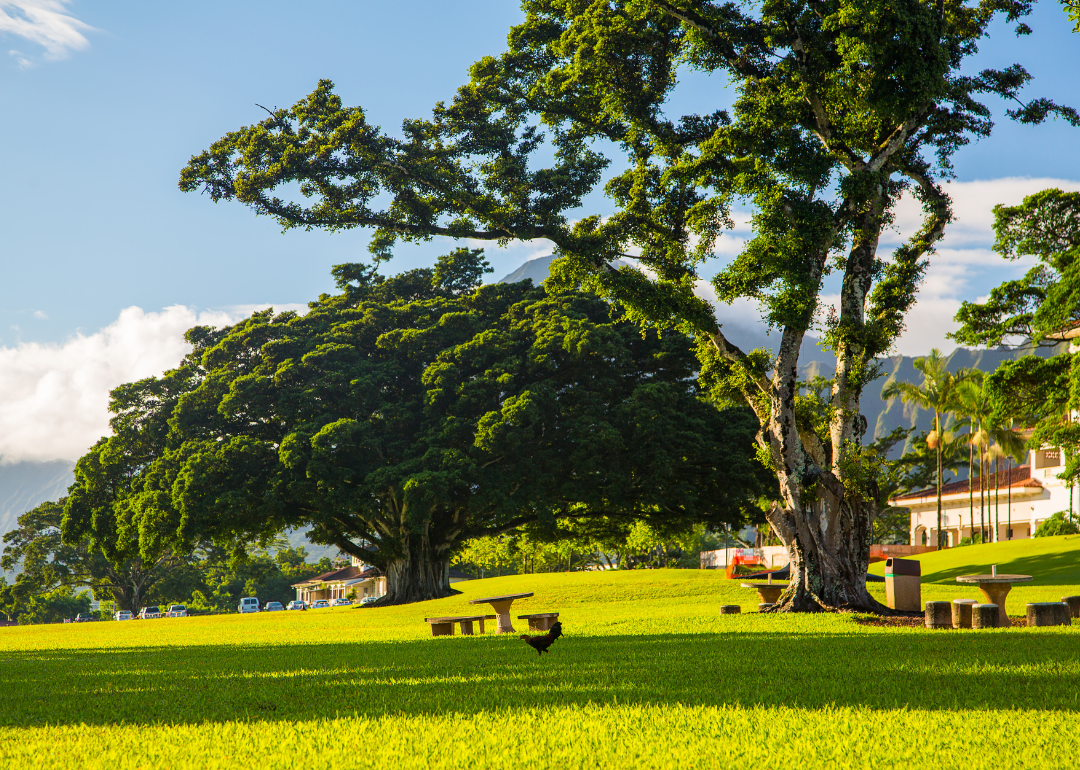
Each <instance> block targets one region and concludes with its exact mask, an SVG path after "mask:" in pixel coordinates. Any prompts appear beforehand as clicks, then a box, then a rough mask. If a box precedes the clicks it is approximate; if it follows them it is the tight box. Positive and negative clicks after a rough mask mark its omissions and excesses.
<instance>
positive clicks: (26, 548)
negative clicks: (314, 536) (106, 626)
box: [0, 500, 334, 623]
mask: <svg viewBox="0 0 1080 770" xmlns="http://www.w3.org/2000/svg"><path fill="white" fill-rule="evenodd" d="M65 502H66V500H61V501H59V502H46V503H42V504H41V505H39V506H37V507H36V508H34V509H33V510H31V511H28V512H26V513H25V514H23V515H22V516H20V517H19V520H18V526H17V527H16V528H15V529H13V530H12V531H10V532H8V533H7V534H6V535H4V549H3V554H2V556H0V566H2V567H3V569H4V570H5V571H7V572H16V573H17V574H16V577H15V581H14V583H8V582H7V580H6V579H3V578H0V613H4V614H5V615H6V616H7V617H8V618H10V619H12V620H17V621H18V622H20V623H57V622H61V621H62V620H64V619H71V618H74V617H75V616H77V615H79V614H80V613H81V614H84V615H85V614H89V613H90V607H91V600H96V601H98V602H99V603H100V607H101V610H100V612H99V615H100V616H101V617H102V618H103V619H104V618H107V617H111V616H112V615H113V613H115V612H116V611H117V610H128V611H130V612H133V613H137V612H138V611H139V610H140V609H142V608H143V607H148V606H152V605H169V604H184V605H186V606H187V607H188V609H189V610H190V611H191V612H193V613H199V612H230V611H235V609H236V606H237V604H238V603H239V600H240V598H241V597H242V596H257V597H259V598H260V599H261V600H263V601H264V602H265V601H279V602H282V603H285V602H288V601H290V600H291V599H293V598H295V591H294V589H293V588H292V587H291V586H292V585H293V584H294V583H298V582H300V581H302V580H305V579H307V578H309V577H313V576H315V575H318V574H321V573H324V572H329V571H330V570H331V569H333V566H334V565H333V563H332V562H331V560H330V559H329V558H327V557H323V558H322V559H320V560H318V562H315V563H311V562H308V560H307V556H308V555H307V552H306V550H305V549H304V548H303V547H299V548H293V547H291V546H289V544H288V543H287V542H285V541H284V540H281V541H279V542H276V543H273V544H272V545H271V547H269V548H254V549H249V550H248V551H245V553H244V554H243V555H242V556H237V555H235V554H230V553H229V552H228V551H227V550H225V549H222V548H219V547H216V546H213V545H210V544H203V545H201V546H200V547H198V548H196V549H195V550H193V551H192V552H190V553H187V554H176V553H171V552H170V553H169V554H168V555H167V557H165V558H160V559H158V560H156V561H155V562H154V563H152V564H147V563H144V562H142V561H141V558H140V557H138V556H136V557H134V558H133V559H131V560H130V561H127V562H118V563H115V564H114V563H111V562H110V561H109V560H108V559H107V558H106V557H105V556H104V554H102V553H101V552H100V551H99V550H97V549H95V547H94V546H93V544H92V543H91V542H90V539H89V538H87V537H84V538H82V539H81V540H79V541H77V542H75V543H74V544H66V543H64V542H63V540H62V537H61V526H62V520H63V510H64V503H65ZM87 589H89V590H87Z"/></svg>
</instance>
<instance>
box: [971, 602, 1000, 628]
mask: <svg viewBox="0 0 1080 770" xmlns="http://www.w3.org/2000/svg"><path fill="white" fill-rule="evenodd" d="M971 627H972V628H997V627H998V606H997V605H996V604H973V605H971Z"/></svg>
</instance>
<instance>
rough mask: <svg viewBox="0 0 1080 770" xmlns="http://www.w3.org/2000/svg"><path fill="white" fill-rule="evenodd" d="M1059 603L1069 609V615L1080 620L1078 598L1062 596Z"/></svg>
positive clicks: (1079, 597)
mask: <svg viewBox="0 0 1080 770" xmlns="http://www.w3.org/2000/svg"><path fill="white" fill-rule="evenodd" d="M1061 602H1062V603H1063V604H1064V605H1065V606H1066V607H1068V608H1069V614H1070V615H1072V616H1073V617H1074V618H1080V596H1062V597H1061Z"/></svg>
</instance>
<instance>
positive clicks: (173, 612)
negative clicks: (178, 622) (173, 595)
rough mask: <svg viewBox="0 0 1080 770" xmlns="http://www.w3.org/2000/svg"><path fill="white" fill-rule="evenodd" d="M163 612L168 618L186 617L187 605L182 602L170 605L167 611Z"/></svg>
mask: <svg viewBox="0 0 1080 770" xmlns="http://www.w3.org/2000/svg"><path fill="white" fill-rule="evenodd" d="M165 614H166V616H168V617H170V618H186V617H187V616H188V614H187V607H185V606H184V605H182V604H173V605H170V606H169V611H168V612H167V613H165Z"/></svg>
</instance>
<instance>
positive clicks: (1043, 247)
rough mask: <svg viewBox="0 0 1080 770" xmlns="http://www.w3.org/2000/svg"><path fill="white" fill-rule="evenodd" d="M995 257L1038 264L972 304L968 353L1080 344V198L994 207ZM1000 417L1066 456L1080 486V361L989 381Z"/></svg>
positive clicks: (1008, 368)
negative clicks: (973, 349) (980, 347)
mask: <svg viewBox="0 0 1080 770" xmlns="http://www.w3.org/2000/svg"><path fill="white" fill-rule="evenodd" d="M994 231H995V233H996V235H997V238H996V240H995V242H994V250H995V251H997V252H998V253H999V254H1001V255H1002V256H1003V257H1005V258H1007V259H1018V258H1020V257H1023V256H1027V257H1034V258H1035V260H1036V264H1035V266H1034V267H1032V268H1031V269H1030V270H1028V272H1027V273H1026V274H1025V275H1024V276H1023V277H1022V278H1018V279H1016V280H1013V281H1006V282H1004V283H1002V284H1001V285H1000V286H998V287H996V288H995V289H993V290H992V291H991V292H990V297H989V298H988V299H987V301H986V302H981V303H980V302H965V303H964V304H963V305H962V306H961V308H960V311H959V312H958V313H957V315H956V320H957V321H960V322H961V324H962V326H961V328H960V330H959V331H957V332H956V333H955V334H953V335H952V336H953V337H954V339H956V340H957V341H958V342H961V343H963V344H967V345H988V346H992V347H996V346H1001V345H1010V344H1017V343H1021V342H1022V343H1024V344H1029V343H1034V344H1036V345H1040V346H1059V345H1061V344H1062V343H1063V341H1065V340H1072V341H1074V342H1075V340H1077V339H1080V193H1075V192H1062V191H1061V190H1053V189H1052V190H1043V191H1042V192H1038V193H1036V194H1034V195H1029V196H1028V197H1026V198H1024V201H1023V203H1021V204H1020V205H1019V206H995V207H994ZM986 386H987V389H988V394H989V398H990V400H991V402H992V404H993V407H994V411H995V413H996V416H997V417H998V418H1000V419H1001V420H1003V421H1009V420H1012V419H1016V420H1018V421H1019V422H1020V423H1021V424H1028V425H1031V426H1033V427H1034V428H1035V430H1034V433H1033V435H1032V437H1031V443H1032V444H1033V445H1034V446H1036V447H1039V446H1054V447H1061V448H1062V449H1064V450H1065V461H1066V462H1065V473H1064V478H1066V479H1068V480H1069V481H1070V482H1071V483H1075V482H1076V481H1077V480H1078V479H1080V424H1078V423H1077V418H1076V416H1077V414H1080V355H1077V353H1076V352H1075V347H1073V348H1071V349H1070V351H1068V352H1064V353H1060V354H1059V355H1056V356H1051V357H1049V358H1043V357H1041V356H1035V355H1029V356H1024V357H1022V358H1018V359H1016V360H1015V361H1006V362H1005V363H1003V364H1002V365H1001V366H1000V367H998V369H997V371H995V372H994V373H993V374H992V375H990V377H989V378H988V379H987V383H986Z"/></svg>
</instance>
